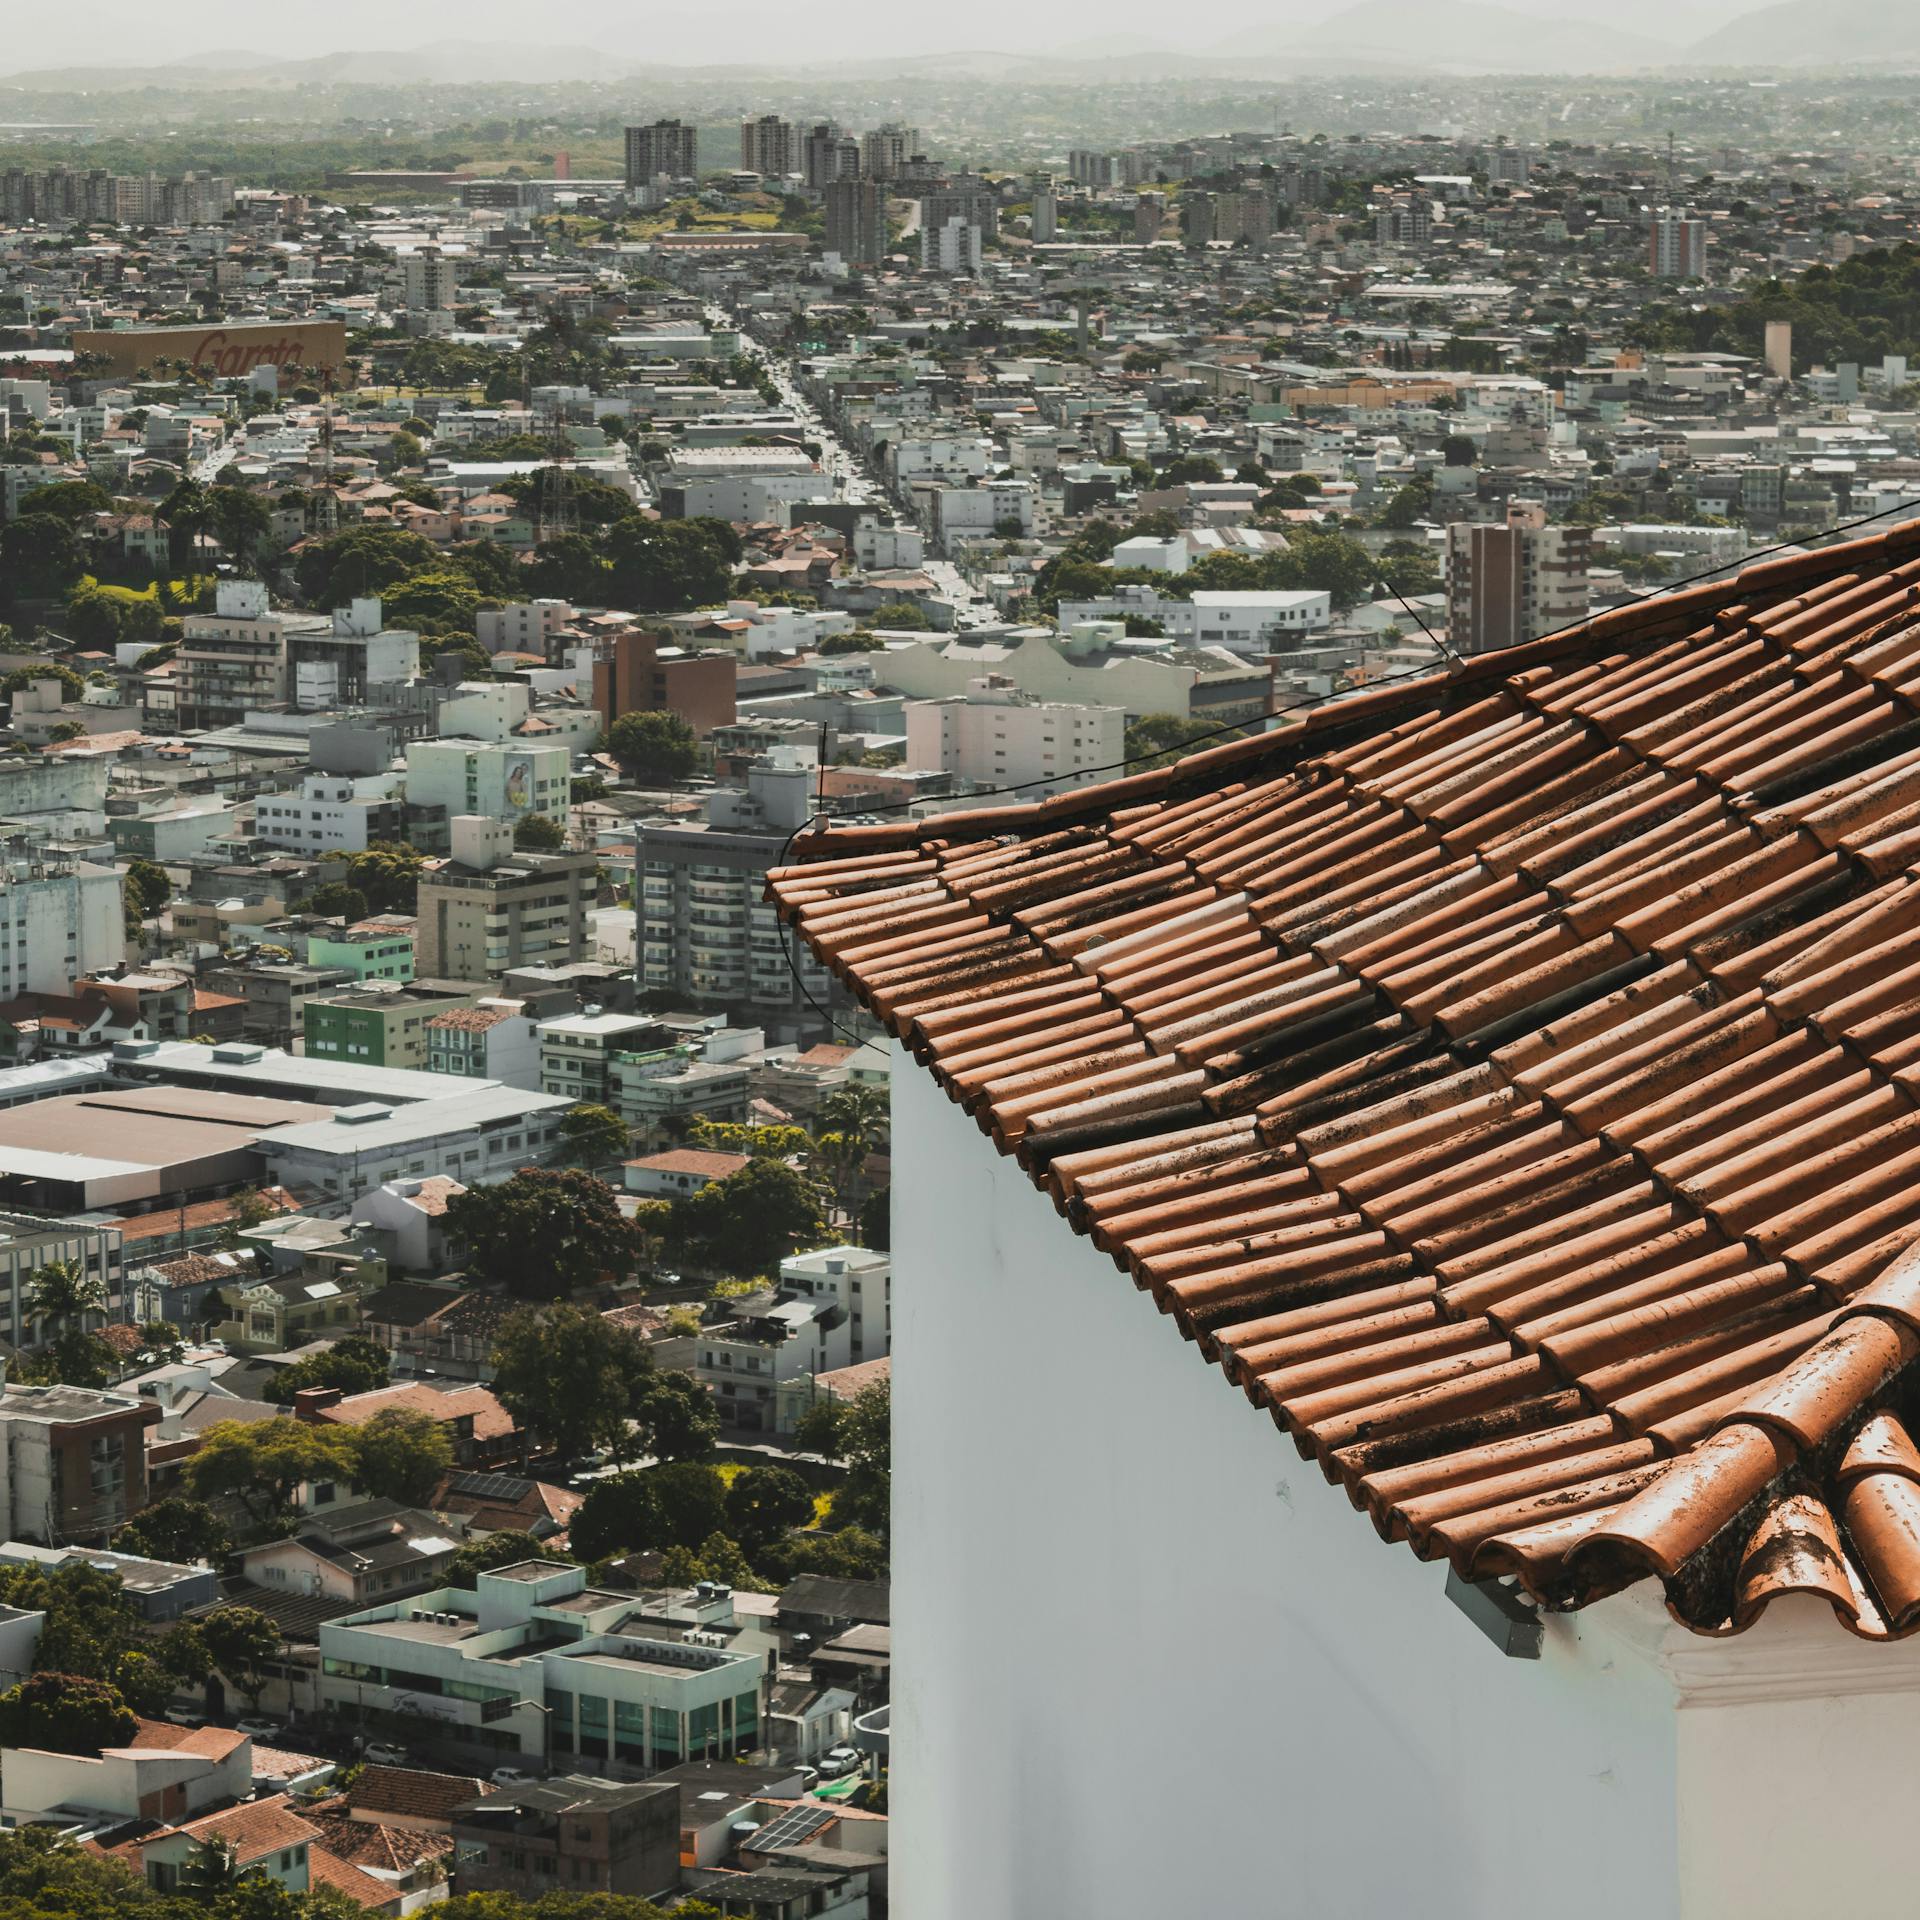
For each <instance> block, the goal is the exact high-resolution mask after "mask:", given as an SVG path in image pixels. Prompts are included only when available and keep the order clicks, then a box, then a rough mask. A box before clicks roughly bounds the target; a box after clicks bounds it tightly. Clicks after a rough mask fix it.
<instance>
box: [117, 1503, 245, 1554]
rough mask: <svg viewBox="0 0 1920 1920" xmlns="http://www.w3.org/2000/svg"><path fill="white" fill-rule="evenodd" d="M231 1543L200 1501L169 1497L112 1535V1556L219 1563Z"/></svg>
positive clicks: (218, 1520) (219, 1522)
mask: <svg viewBox="0 0 1920 1920" xmlns="http://www.w3.org/2000/svg"><path fill="white" fill-rule="evenodd" d="M230 1544H231V1539H230V1536H229V1535H228V1532H227V1529H226V1524H225V1523H224V1522H223V1521H222V1520H221V1518H220V1516H219V1515H218V1514H217V1513H215V1512H214V1510H213V1509H212V1508H211V1507H210V1506H208V1505H207V1504H206V1503H205V1502H204V1501H202V1500H183V1499H182V1498H181V1497H180V1496H179V1495H178V1494H169V1495H168V1496H167V1498H166V1499H164V1500H156V1501H155V1502H154V1503H153V1504H152V1506H150V1507H142V1508H141V1509H140V1511H139V1512H138V1513H136V1514H135V1515H134V1516H133V1518H132V1519H131V1520H129V1521H128V1522H127V1524H126V1525H125V1526H124V1527H122V1528H121V1529H120V1531H119V1532H118V1533H116V1534H115V1535H114V1536H113V1550H114V1552H115V1553H134V1554H140V1555H143V1556H144V1557H145V1558H147V1559H149V1560H176V1561H193V1560H211V1561H214V1562H218V1561H219V1559H220V1558H221V1556H222V1555H223V1554H225V1552H226V1551H227V1548H228V1546H229V1545H230Z"/></svg>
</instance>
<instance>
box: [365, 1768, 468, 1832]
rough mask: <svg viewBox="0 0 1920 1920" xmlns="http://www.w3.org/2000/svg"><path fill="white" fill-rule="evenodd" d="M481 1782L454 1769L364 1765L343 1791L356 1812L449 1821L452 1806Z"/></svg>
mask: <svg viewBox="0 0 1920 1920" xmlns="http://www.w3.org/2000/svg"><path fill="white" fill-rule="evenodd" d="M485 1791H486V1788H485V1786H484V1785H483V1784H482V1783H481V1782H480V1781H478V1780H471V1779H468V1778H466V1777H465V1776H464V1775H462V1774H457V1773H428V1772H426V1771H425V1770H424V1769H421V1768H415V1767H373V1766H369V1767H365V1768H363V1769H362V1770H361V1774H360V1777H359V1779H358V1780H356V1781H355V1782H354V1783H353V1786H352V1788H351V1789H350V1790H349V1792H348V1794H347V1803H348V1805H349V1806H350V1807H352V1809H353V1811H354V1812H355V1813H358V1814H371V1815H375V1816H377V1815H379V1814H383V1813H386V1814H398V1815H400V1816H401V1817H402V1818H405V1819H409V1820H444V1821H447V1822H448V1823H451V1822H452V1819H453V1810H454V1808H455V1807H460V1806H464V1805H465V1804H466V1803H467V1802H468V1801H469V1800H471V1799H473V1797H474V1796H475V1795H476V1794H480V1793H484V1792H485Z"/></svg>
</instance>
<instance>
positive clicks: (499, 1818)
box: [453, 1774, 680, 1900]
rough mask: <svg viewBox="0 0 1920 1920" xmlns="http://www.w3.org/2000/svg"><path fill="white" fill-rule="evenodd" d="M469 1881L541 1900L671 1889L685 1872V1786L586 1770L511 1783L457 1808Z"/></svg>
mask: <svg viewBox="0 0 1920 1920" xmlns="http://www.w3.org/2000/svg"><path fill="white" fill-rule="evenodd" d="M453 1838H454V1848H455V1852H456V1854H457V1856H458V1858H459V1862H460V1885H461V1888H462V1890H463V1891H465V1892H470V1893H495V1892H498V1893H507V1894H517V1895H519V1896H521V1897H522V1898H523V1899H527V1900H533V1899H536V1898H538V1897H539V1896H540V1895H541V1894H544V1893H549V1892H551V1891H553V1890H554V1889H555V1888H556V1887H564V1888H565V1889H566V1890H567V1892H569V1893H583V1894H584V1893H589V1892H593V1893H611V1894H627V1895H632V1896H634V1897H635V1898H639V1899H645V1898H647V1897H648V1896H649V1895H655V1894H666V1893H670V1892H671V1891H672V1890H673V1889H674V1888H675V1887H676V1886H677V1885H678V1884H679V1879H680V1789H679V1788H678V1787H677V1786H674V1785H673V1784H672V1783H671V1782H666V1783H663V1784H661V1785H659V1786H640V1785H618V1784H616V1783H614V1782H613V1781H610V1780H598V1779H591V1778H588V1777H585V1776H583V1775H579V1774H573V1775H566V1776H562V1777H560V1778H557V1779H553V1780H541V1781H535V1782H532V1783H530V1784H529V1785H526V1786H520V1787H506V1788H502V1789H499V1790H497V1791H495V1792H493V1793H489V1794H488V1795H487V1796H486V1797H485V1798H484V1799H481V1800H472V1801H469V1802H468V1803H467V1804H466V1805H465V1806H464V1807H457V1808H455V1809H454V1815H453Z"/></svg>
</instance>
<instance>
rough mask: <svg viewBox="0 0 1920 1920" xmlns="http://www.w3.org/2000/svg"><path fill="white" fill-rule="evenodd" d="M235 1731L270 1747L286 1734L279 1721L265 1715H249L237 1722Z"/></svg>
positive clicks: (234, 1726)
mask: <svg viewBox="0 0 1920 1920" xmlns="http://www.w3.org/2000/svg"><path fill="white" fill-rule="evenodd" d="M189 1724H191V1723H189ZM233 1730H234V1732H236V1733H244V1734H245V1735H246V1736H247V1738H248V1739H249V1740H264V1741H266V1742H267V1744H268V1745H269V1746H271V1745H272V1744H273V1742H274V1741H276V1740H278V1739H279V1738H280V1737H281V1736H282V1735H283V1734H284V1733H285V1732H286V1728H285V1727H283V1726H282V1725H281V1724H280V1722H279V1721H278V1720H269V1719H268V1718H267V1717H266V1716H265V1715H264V1714H257V1713H256V1714H249V1715H248V1716H247V1718H246V1719H244V1720H236V1721H235V1722H234V1723H233Z"/></svg>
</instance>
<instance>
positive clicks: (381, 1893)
mask: <svg viewBox="0 0 1920 1920" xmlns="http://www.w3.org/2000/svg"><path fill="white" fill-rule="evenodd" d="M307 1880H308V1883H309V1884H310V1885H311V1886H313V1887H316V1888H318V1887H330V1888H331V1889H332V1890H333V1891H334V1892H335V1893H343V1894H345V1895H346V1897H347V1898H348V1899H349V1900H351V1901H352V1902H353V1903H354V1905H355V1906H359V1907H365V1908H368V1909H369V1910H371V1911H373V1912H376V1913H398V1912H399V1911H400V1910H401V1907H402V1905H403V1904H404V1898H405V1896H404V1895H403V1893H402V1892H401V1890H400V1889H399V1888H398V1887H396V1886H395V1885H394V1884H393V1882H392V1881H390V1880H376V1879H375V1878H374V1877H373V1875H372V1874H370V1873H362V1872H361V1870H360V1869H359V1868H358V1867H357V1866H355V1865H354V1864H353V1863H352V1862H351V1861H349V1860H342V1859H341V1858H340V1857H339V1856H338V1855H337V1854H335V1853H333V1852H331V1851H329V1850H328V1849H327V1848H326V1847H323V1846H319V1845H314V1846H311V1847H309V1848H308V1849H307Z"/></svg>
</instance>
